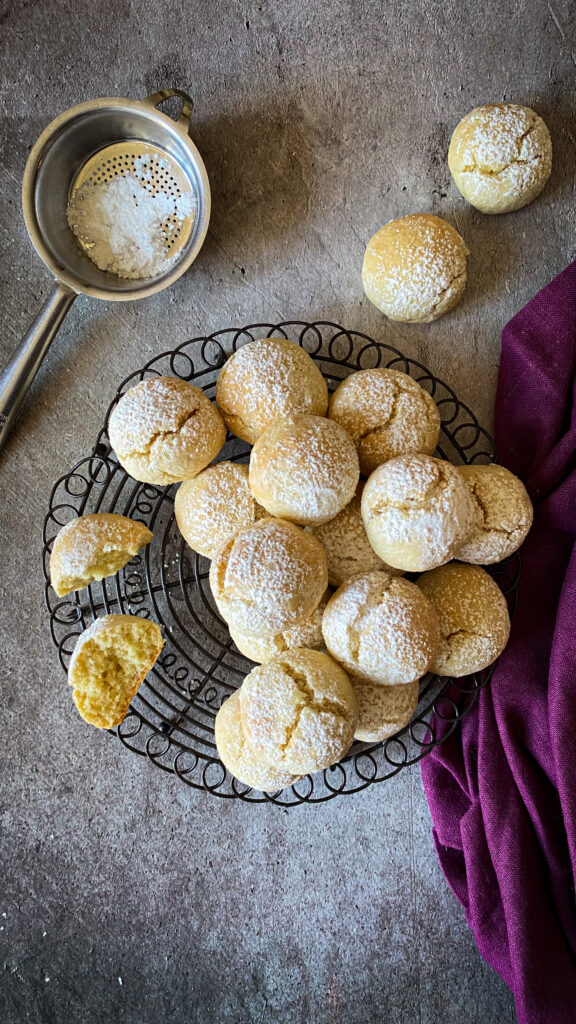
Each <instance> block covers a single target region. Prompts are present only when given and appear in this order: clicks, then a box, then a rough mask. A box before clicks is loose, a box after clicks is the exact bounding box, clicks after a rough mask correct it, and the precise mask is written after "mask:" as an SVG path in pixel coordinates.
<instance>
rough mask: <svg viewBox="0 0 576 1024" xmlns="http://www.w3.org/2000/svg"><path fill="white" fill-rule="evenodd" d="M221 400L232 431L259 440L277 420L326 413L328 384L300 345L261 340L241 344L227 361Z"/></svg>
mask: <svg viewBox="0 0 576 1024" xmlns="http://www.w3.org/2000/svg"><path fill="white" fill-rule="evenodd" d="M216 404H217V406H218V408H219V410H220V412H221V414H222V416H223V418H224V422H225V423H226V426H227V427H228V430H230V431H231V432H232V433H233V434H235V435H236V436H237V437H241V438H242V439H243V440H244V441H248V443H249V444H254V443H255V442H256V441H257V440H258V438H259V437H260V434H262V433H263V432H264V430H266V428H267V427H269V426H271V425H272V423H275V422H276V420H280V419H284V417H286V416H293V415H294V414H295V413H299V412H306V413H311V414H312V415H315V416H324V415H325V413H326V410H327V408H328V386H327V384H326V381H325V380H324V378H323V376H322V374H321V373H320V370H319V369H318V367H317V366H316V364H315V363H314V361H313V360H312V359H311V358H310V356H309V355H308V353H307V352H306V351H305V350H304V349H303V348H301V347H300V345H296V343H295V342H293V341H288V340H287V339H286V338H260V339H258V340H257V341H251V342H249V343H248V344H246V345H242V346H241V348H239V349H238V351H237V352H234V353H233V355H231V356H230V358H229V359H228V361H227V362H226V363H225V364H224V366H223V367H222V369H221V371H220V373H219V375H218V381H217V384H216Z"/></svg>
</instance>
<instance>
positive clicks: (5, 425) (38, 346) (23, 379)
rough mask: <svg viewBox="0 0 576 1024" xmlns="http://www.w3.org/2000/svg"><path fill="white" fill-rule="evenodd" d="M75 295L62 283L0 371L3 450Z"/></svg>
mask: <svg viewBox="0 0 576 1024" xmlns="http://www.w3.org/2000/svg"><path fill="white" fill-rule="evenodd" d="M75 298H76V292H73V291H71V289H70V288H66V287H65V286H64V285H63V284H60V283H59V282H58V283H57V284H56V285H55V287H54V288H53V290H52V293H51V295H49V297H48V299H47V300H46V302H45V303H44V305H43V307H42V309H41V310H40V312H39V313H38V316H37V317H36V319H35V321H34V323H33V324H32V325H31V327H30V329H29V331H28V333H27V335H26V337H25V338H24V340H23V342H22V344H21V345H20V347H19V348H18V349H16V352H15V353H14V355H13V356H12V359H11V360H10V362H9V363H8V365H7V366H6V367H5V368H4V370H2V372H1V373H0V450H1V449H2V447H3V446H4V442H5V440H6V438H7V436H8V432H9V430H10V427H11V424H12V420H13V419H14V416H15V415H16V413H17V411H18V408H19V406H20V403H21V402H22V399H23V398H24V396H25V394H26V392H27V391H28V388H29V387H30V385H31V383H32V381H33V380H34V377H35V376H36V373H37V372H38V368H39V366H40V363H41V362H42V360H43V359H44V356H45V355H46V353H47V351H48V349H49V347H50V343H51V341H52V340H53V338H54V337H55V335H56V332H57V331H58V328H59V327H60V324H61V323H62V321H63V319H64V317H65V316H66V313H67V312H68V310H69V309H70V306H71V305H72V303H73V302H74V299H75Z"/></svg>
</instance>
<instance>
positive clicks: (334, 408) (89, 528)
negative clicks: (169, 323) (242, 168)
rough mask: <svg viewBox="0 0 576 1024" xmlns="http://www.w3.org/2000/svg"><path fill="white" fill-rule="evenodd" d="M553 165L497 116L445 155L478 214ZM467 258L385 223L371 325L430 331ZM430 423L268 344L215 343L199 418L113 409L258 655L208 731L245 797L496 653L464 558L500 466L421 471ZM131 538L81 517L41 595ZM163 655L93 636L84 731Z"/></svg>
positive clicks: (398, 402) (477, 583) (430, 414)
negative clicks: (231, 442)
mask: <svg viewBox="0 0 576 1024" xmlns="http://www.w3.org/2000/svg"><path fill="white" fill-rule="evenodd" d="M551 160H552V149H551V143H550V136H549V133H548V129H547V128H546V125H545V124H544V122H543V121H542V119H541V118H540V117H539V116H538V115H537V114H536V113H535V112H534V111H533V110H530V109H529V108H527V107H520V106H517V105H514V104H489V105H487V106H485V107H479V108H476V109H475V110H473V111H471V113H470V114H468V115H467V116H466V117H465V118H463V120H462V121H461V122H460V124H459V125H458V126H457V128H456V130H455V132H454V134H453V137H452V141H451V144H450V150H449V153H448V163H449V166H450V170H451V172H452V175H453V177H454V180H455V182H456V184H457V186H458V188H459V189H460V191H461V193H462V194H463V195H464V197H465V198H466V199H468V201H469V202H470V203H471V204H472V205H474V206H475V207H476V208H477V209H479V210H481V211H482V212H484V213H502V212H507V211H510V210H516V209H519V208H520V207H522V206H524V205H526V204H527V203H529V202H531V201H532V200H533V199H534V198H535V197H536V196H537V195H538V194H539V192H540V191H541V190H542V188H543V187H544V185H545V183H546V181H547V179H548V177H549V174H550V170H551ZM468 255H469V254H468V249H467V247H466V245H465V243H464V241H463V239H462V238H461V237H460V235H459V233H458V232H457V231H456V230H455V229H454V228H452V227H451V226H450V225H449V224H447V223H446V221H443V220H442V219H441V218H439V217H434V216H431V215H428V214H415V215H412V216H408V217H403V218H401V219H400V220H395V221H391V222H389V223H388V224H386V225H385V226H384V227H383V228H381V229H380V231H378V232H377V233H376V234H375V235H374V237H373V238H372V239H371V240H370V242H369V243H368V246H367V248H366V252H365V256H364V265H363V270H362V280H363V284H364V289H365V292H366V294H367V296H368V298H369V299H370V300H371V301H372V302H373V303H374V304H375V305H376V306H377V307H378V308H379V309H380V310H382V312H384V313H385V314H386V315H387V316H388V317H390V318H391V319H394V320H401V321H407V322H427V321H431V320H435V319H437V318H438V317H439V316H442V315H443V314H444V313H446V312H447V311H448V310H449V309H452V308H453V307H454V306H455V305H456V303H457V302H458V301H459V299H460V297H461V295H462V292H463V290H464V287H465V284H466V259H467V256H468ZM440 426H441V423H440V415H439V412H438V409H437V407H436V405H435V403H434V401H433V399H432V398H431V397H430V395H429V394H428V393H427V392H426V391H425V390H424V389H423V388H422V387H420V385H419V384H418V383H416V382H415V381H414V380H413V379H412V378H411V377H409V376H407V375H406V374H403V373H399V372H397V371H395V370H390V369H379V368H378V369H367V370H361V371H359V372H357V373H353V374H352V375H351V376H350V377H348V378H346V379H345V380H343V381H342V383H341V384H340V385H339V387H338V388H337V389H336V391H335V392H334V394H333V395H332V396H331V397H330V398H329V395H328V388H327V384H326V381H325V380H324V378H323V376H322V374H321V372H320V370H319V368H318V367H317V366H316V364H315V363H314V361H313V360H312V359H311V358H310V356H309V355H308V354H307V353H306V352H305V351H304V350H303V349H302V348H300V347H299V346H298V345H296V344H294V343H293V342H291V341H288V340H286V339H284V338H266V339H261V340H258V341H254V342H252V343H250V344H246V345H244V346H242V347H241V348H240V349H239V350H238V351H237V352H235V353H234V354H233V355H232V356H231V357H230V358H229V359H228V361H227V362H226V364H225V365H224V366H223V368H222V370H221V372H220V374H219V377H218V381H217V389H216V405H214V404H213V403H212V402H211V401H210V400H209V399H208V397H207V396H206V395H205V394H204V392H203V391H201V390H200V389H199V388H196V387H194V386H193V385H192V384H190V383H187V382H186V381H183V380H180V379H176V378H173V377H155V378H151V379H147V380H143V381H141V382H140V383H139V384H137V385H136V386H135V387H133V388H131V389H130V391H128V392H127V393H126V394H124V395H123V396H122V398H121V399H120V401H119V402H118V404H117V405H116V407H115V408H114V410H113V412H112V414H111V416H110V421H109V437H110V442H111V445H112V447H113V449H114V451H115V453H116V455H117V457H118V460H119V462H120V463H121V465H122V466H123V467H124V469H125V470H126V472H127V473H129V474H130V475H131V476H132V477H134V479H136V480H139V481H142V482H144V483H149V484H154V485H157V486H167V485H170V484H176V483H178V484H180V487H179V488H178V491H177V493H176V499H175V516H176V521H177V524H178V527H179V529H180V531H181V533H182V535H183V537H184V539H185V540H186V542H187V543H188V545H189V546H190V547H191V548H192V549H193V550H194V551H196V552H198V553H199V554H200V555H203V556H205V557H206V558H209V559H210V560H211V567H210V585H211V588H212V593H213V596H214V601H215V603H216V605H217V607H218V609H219V611H220V614H221V615H222V617H223V619H224V620H225V621H226V623H227V624H228V627H229V629H230V635H231V637H232V639H233V641H234V643H235V644H236V647H237V648H238V650H239V651H240V652H241V653H243V654H244V655H246V657H248V658H250V659H252V661H254V662H256V663H258V667H256V668H255V669H253V671H252V672H250V674H249V675H248V676H247V677H246V679H245V680H244V682H243V684H242V686H241V688H240V689H239V690H238V691H237V692H236V693H234V694H233V695H232V697H230V698H229V699H228V700H227V701H226V702H225V704H224V705H223V706H222V708H221V709H220V711H219V712H218V715H217V718H216V726H215V732H216V744H217V748H218V752H219V754H220V757H221V759H222V761H223V763H224V764H225V765H226V767H227V768H228V769H229V770H230V771H231V772H232V774H233V775H235V776H236V777H237V778H238V779H240V780H241V781H242V782H244V783H246V784H247V785H250V786H254V787H255V788H258V789H261V790H264V791H275V790H277V789H281V788H283V787H285V786H288V785H291V784H292V783H293V782H294V781H296V780H297V779H298V778H300V777H302V776H303V775H306V774H308V773H309V772H314V771H317V770H319V769H322V768H326V767H328V766H329V765H332V764H334V763H335V762H337V761H338V760H340V759H341V757H343V756H344V754H345V753H346V752H347V750H348V749H349V747H350V745H351V743H352V741H353V739H354V738H356V739H358V740H363V741H366V742H369V743H375V742H379V741H381V740H383V739H385V738H386V737H387V736H390V735H393V734H394V733H395V732H396V731H398V730H399V729H400V728H402V727H403V726H404V725H406V724H407V723H408V722H409V721H410V719H411V717H412V715H413V713H414V710H415V708H416V706H417V702H418V691H419V686H418V684H419V680H420V679H421V678H422V676H424V675H425V674H426V673H427V672H429V671H432V672H435V673H437V674H438V675H441V676H449V677H460V676H465V675H468V674H469V673H472V672H478V671H480V670H482V669H483V668H485V667H487V666H488V665H490V664H491V663H492V662H493V661H494V660H495V659H496V658H497V657H498V656H499V655H500V653H501V652H502V651H503V649H504V647H505V645H506V643H507V640H508V635H509V631H510V621H509V617H508V611H507V606H506V602H505V600H504V597H503V595H502V593H501V591H500V590H499V588H498V587H497V585H496V584H495V583H494V581H493V580H492V578H491V577H490V576H489V575H488V573H487V572H486V571H485V570H484V569H483V568H481V566H483V565H489V564H493V563H495V562H499V561H501V560H503V559H505V558H507V557H508V556H509V555H511V554H512V553H513V552H514V551H515V550H516V549H517V548H518V547H519V546H520V544H521V543H522V542H523V540H524V538H525V537H526V534H527V533H528V530H529V529H530V525H531V522H532V506H531V503H530V500H529V497H528V494H527V492H526V490H525V488H524V486H523V484H522V483H521V482H520V480H518V479H517V478H516V477H515V476H513V474H512V473H510V472H508V470H506V469H504V468H503V467H501V466H496V465H488V466H484V465H468V466H465V467H456V466H453V465H451V464H450V463H449V462H447V461H445V460H443V459H438V458H435V457H434V455H433V452H434V451H435V450H436V446H437V443H438V438H439V434H440ZM227 430H228V431H230V433H231V434H233V435H235V436H237V437H239V438H242V439H243V440H244V441H247V442H248V443H249V444H250V445H252V446H253V447H252V451H251V455H250V462H249V465H248V466H245V465H240V464H236V463H233V462H219V463H214V460H215V459H216V458H217V456H218V455H219V453H220V451H221V449H222V447H223V445H224V443H225V440H226V431H227ZM151 539H152V534H151V533H150V531H149V530H147V529H146V528H145V527H144V526H142V524H140V523H137V522H134V521H132V520H130V519H127V518H126V517H123V516H118V515H108V514H94V515H87V516H81V517H79V518H78V519H75V520H73V521H72V522H71V523H69V524H67V526H65V527H64V528H63V529H62V530H61V532H60V533H59V534H58V536H57V538H56V540H55V543H54V547H53V551H52V556H51V580H52V585H53V587H54V589H55V590H56V592H57V594H58V595H59V596H64V595H66V594H68V593H70V592H72V591H74V590H78V589H80V588H82V587H84V586H87V585H88V584H89V583H90V582H92V581H94V580H101V579H103V578H104V577H105V576H108V575H111V574H113V573H115V572H117V571H118V570H119V569H120V568H122V566H124V565H126V564H127V562H128V561H130V559H131V558H132V557H133V556H134V555H135V554H136V552H137V551H138V550H140V548H141V547H142V546H143V545H145V544H148V543H149V542H150V540H151ZM405 573H410V574H416V576H415V577H412V578H411V579H406V578H405V577H404V574H405ZM331 588H333V590H334V592H332V589H331ZM162 647H163V640H162V636H161V632H160V628H159V626H158V625H157V624H156V623H154V622H151V621H149V620H146V619H143V618H140V617H138V616H131V615H108V616H105V617H104V618H102V619H99V620H97V621H96V622H95V623H93V624H92V626H90V627H89V629H87V630H86V631H85V632H84V633H83V634H82V635H81V636H80V637H79V639H78V642H77V645H76V648H75V650H74V654H73V656H72V660H71V663H70V668H69V682H70V684H71V686H72V687H73V698H74V701H75V703H76V706H77V708H78V710H79V711H80V714H81V715H82V716H83V718H85V719H86V721H88V722H90V723H91V724H93V725H95V726H97V727H101V728H111V727H113V726H115V725H118V724H119V723H120V722H121V721H122V720H123V718H124V717H125V715H126V713H127V710H128V707H129V704H130V701H131V699H132V697H133V696H134V694H135V693H136V691H137V689H138V687H139V685H140V683H141V682H142V680H143V679H144V678H145V676H146V674H147V672H148V671H149V670H150V668H151V667H152V666H153V664H154V663H155V661H156V659H157V657H158V655H159V654H160V652H161V650H162Z"/></svg>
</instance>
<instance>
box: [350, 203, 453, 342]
mask: <svg viewBox="0 0 576 1024" xmlns="http://www.w3.org/2000/svg"><path fill="white" fill-rule="evenodd" d="M467 256H468V249H467V248H466V245H465V244H464V241H463V239H462V238H461V237H460V235H459V234H458V232H457V231H456V230H455V229H454V228H453V227H451V225H450V224H448V223H447V222H446V221H444V220H442V219H441V218H440V217H435V216H432V215H430V214H411V215H410V216H408V217H401V218H400V219H398V220H393V221H390V222H389V223H388V224H385V225H384V227H383V228H380V230H379V231H377V232H376V234H375V235H374V236H373V237H372V238H371V239H370V241H369V243H368V245H367V247H366V253H365V255H364V264H363V267H362V283H363V285H364V290H365V292H366V295H367V296H368V298H369V299H370V301H371V302H373V303H374V305H375V306H377V307H378V309H381V310H382V312H383V313H385V314H386V315H387V316H389V317H391V318H392V319H393V320H401V321H402V320H403V321H408V322H420V323H425V322H427V321H430V320H434V319H436V318H437V317H438V316H441V315H442V314H443V313H445V312H447V310H448V309H451V308H452V306H453V305H455V304H456V302H457V301H458V298H459V297H460V295H461V294H462V291H463V290H464V286H465V284H466V258H467Z"/></svg>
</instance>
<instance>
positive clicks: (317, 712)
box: [239, 648, 358, 775]
mask: <svg viewBox="0 0 576 1024" xmlns="http://www.w3.org/2000/svg"><path fill="white" fill-rule="evenodd" d="M239 692H240V708H241V718H242V726H243V729H244V732H245V735H246V738H247V740H248V742H249V743H250V746H251V747H252V748H253V749H254V750H255V751H256V752H257V753H258V754H259V755H260V756H261V757H262V759H263V760H264V761H266V762H268V763H269V764H271V765H274V766H276V767H280V768H283V769H286V770H288V771H290V772H294V773H295V774H297V775H307V774H308V772H315V771H319V770H320V769H322V768H328V767H329V766H330V765H332V764H335V762H336V761H339V760H340V759H341V758H342V757H343V756H344V754H345V753H346V751H347V750H348V748H349V747H350V745H351V743H352V740H353V738H354V730H355V728H356V722H357V716H358V711H357V705H356V696H355V693H354V689H353V687H352V684H351V683H350V680H349V679H348V676H347V675H346V672H345V671H344V669H342V668H341V667H340V665H338V664H337V663H336V662H335V661H334V660H333V659H332V658H330V657H329V656H328V655H327V654H323V653H322V652H320V651H312V650H308V649H306V648H297V649H295V650H291V651H287V652H286V653H285V654H281V655H278V657H276V658H273V659H272V661H269V662H268V663H267V664H266V665H260V666H259V667H258V668H255V669H253V670H252V672H250V674H249V675H248V676H246V679H245V680H244V682H243V684H242V686H241V688H240V691H239Z"/></svg>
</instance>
